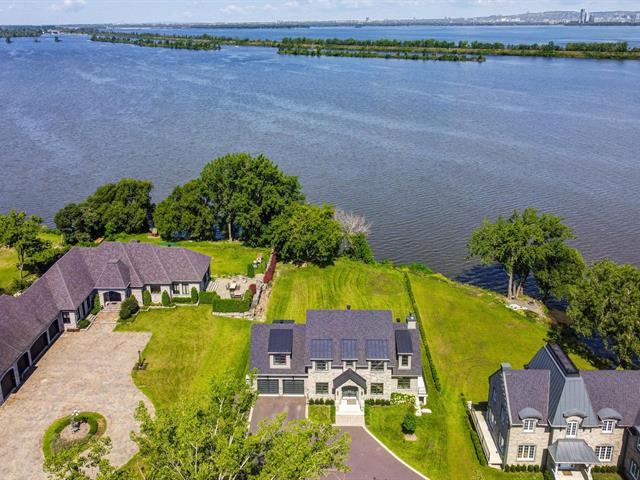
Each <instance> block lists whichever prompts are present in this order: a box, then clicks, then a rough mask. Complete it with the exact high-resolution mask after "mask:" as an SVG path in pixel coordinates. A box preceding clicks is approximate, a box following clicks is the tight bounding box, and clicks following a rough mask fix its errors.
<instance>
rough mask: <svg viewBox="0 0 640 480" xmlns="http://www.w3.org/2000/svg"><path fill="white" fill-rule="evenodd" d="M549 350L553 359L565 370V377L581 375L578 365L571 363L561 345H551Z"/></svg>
mask: <svg viewBox="0 0 640 480" xmlns="http://www.w3.org/2000/svg"><path fill="white" fill-rule="evenodd" d="M549 350H550V351H551V354H552V355H553V358H555V360H556V361H557V362H558V364H559V365H560V368H562V370H564V373H565V375H567V376H576V375H578V374H579V373H580V371H579V370H578V367H576V365H575V364H574V363H573V362H572V361H571V359H570V358H569V357H568V356H567V354H566V353H565V352H564V350H563V349H562V347H560V345H558V344H556V343H551V344H549Z"/></svg>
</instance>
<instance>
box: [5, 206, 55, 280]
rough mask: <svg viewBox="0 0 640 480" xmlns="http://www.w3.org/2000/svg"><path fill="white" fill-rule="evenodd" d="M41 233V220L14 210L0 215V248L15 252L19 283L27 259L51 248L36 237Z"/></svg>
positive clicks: (22, 277)
mask: <svg viewBox="0 0 640 480" xmlns="http://www.w3.org/2000/svg"><path fill="white" fill-rule="evenodd" d="M41 231H42V219H41V218H40V217H37V216H35V215H30V216H27V214H26V213H25V212H16V211H15V210H11V211H10V212H9V213H8V214H7V215H0V246H2V247H7V248H13V249H14V250H15V251H16V253H17V255H18V265H17V267H18V270H19V271H20V280H21V281H22V280H23V279H24V271H25V262H26V260H27V257H28V256H29V255H31V254H34V253H36V252H38V251H40V250H42V249H44V248H48V247H50V246H51V244H50V243H49V242H47V241H45V240H42V239H41V238H40V237H39V236H38V235H39V233H40V232H41Z"/></svg>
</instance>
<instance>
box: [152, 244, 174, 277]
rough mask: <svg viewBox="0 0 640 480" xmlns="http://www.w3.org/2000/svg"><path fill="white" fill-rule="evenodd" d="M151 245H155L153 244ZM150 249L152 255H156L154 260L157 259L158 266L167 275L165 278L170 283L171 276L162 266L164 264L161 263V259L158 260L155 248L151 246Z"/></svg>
mask: <svg viewBox="0 0 640 480" xmlns="http://www.w3.org/2000/svg"><path fill="white" fill-rule="evenodd" d="M149 245H150V244H149ZM153 246H155V245H153ZM151 251H152V252H153V255H154V256H155V257H156V260H157V261H158V263H159V264H160V268H162V271H163V272H164V274H165V276H166V277H167V279H168V280H169V282H170V283H171V277H170V276H169V273H168V272H167V269H166V268H164V265H163V264H162V260H160V257H159V256H158V250H157V249H155V248H152V249H151Z"/></svg>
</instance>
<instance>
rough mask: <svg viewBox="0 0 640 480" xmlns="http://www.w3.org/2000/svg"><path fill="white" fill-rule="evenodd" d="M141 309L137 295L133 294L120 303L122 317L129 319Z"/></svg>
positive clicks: (122, 318)
mask: <svg viewBox="0 0 640 480" xmlns="http://www.w3.org/2000/svg"><path fill="white" fill-rule="evenodd" d="M138 310H140V305H138V300H137V299H136V297H134V296H133V295H131V296H130V297H129V298H127V299H126V300H124V301H123V302H122V304H121V305H120V319H121V320H128V319H130V318H131V317H133V316H134V315H135V314H136V313H138Z"/></svg>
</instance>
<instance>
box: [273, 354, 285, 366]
mask: <svg viewBox="0 0 640 480" xmlns="http://www.w3.org/2000/svg"><path fill="white" fill-rule="evenodd" d="M273 364H274V365H278V366H282V365H286V364H287V356H286V355H285V354H284V353H278V354H276V355H274V356H273Z"/></svg>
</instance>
